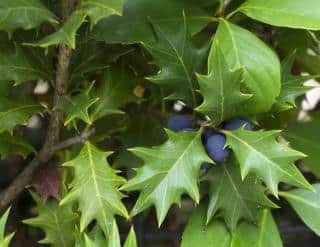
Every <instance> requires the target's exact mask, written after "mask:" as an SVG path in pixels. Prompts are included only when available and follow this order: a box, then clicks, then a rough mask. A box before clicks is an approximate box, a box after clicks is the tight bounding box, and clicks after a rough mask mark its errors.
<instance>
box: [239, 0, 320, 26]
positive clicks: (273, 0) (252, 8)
mask: <svg viewBox="0 0 320 247" xmlns="http://www.w3.org/2000/svg"><path fill="white" fill-rule="evenodd" d="M238 11H241V12H242V13H244V14H245V15H247V16H249V17H251V18H253V19H255V20H258V21H261V22H264V23H267V24H270V25H273V26H280V27H291V28H303V29H310V30H320V2H319V1H318V0H304V1H300V0H281V1H279V0H268V1H263V0H247V1H245V3H243V4H242V5H241V6H240V7H239V9H238Z"/></svg>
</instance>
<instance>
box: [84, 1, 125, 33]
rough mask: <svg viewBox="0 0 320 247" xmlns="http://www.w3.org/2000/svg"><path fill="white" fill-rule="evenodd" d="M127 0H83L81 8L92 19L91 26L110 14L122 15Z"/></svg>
mask: <svg viewBox="0 0 320 247" xmlns="http://www.w3.org/2000/svg"><path fill="white" fill-rule="evenodd" d="M124 1H125V0H83V1H81V4H80V7H79V8H80V10H83V11H85V12H86V13H87V15H88V16H89V17H90V19H91V27H93V26H94V25H95V24H97V22H98V21H99V20H100V19H102V18H105V17H107V16H109V15H121V14H122V5H123V3H124Z"/></svg>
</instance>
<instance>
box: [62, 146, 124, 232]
mask: <svg viewBox="0 0 320 247" xmlns="http://www.w3.org/2000/svg"><path fill="white" fill-rule="evenodd" d="M109 155H110V153H109V152H102V151H100V150H98V149H97V148H96V147H95V146H93V145H92V144H90V143H89V142H87V143H85V145H84V146H83V148H82V149H81V151H80V153H79V154H78V156H77V157H76V158H75V159H73V160H70V161H68V162H66V163H64V166H67V167H73V168H74V172H75V174H74V179H73V181H72V183H71V188H72V189H71V191H70V192H69V193H68V194H67V195H66V197H65V198H63V199H62V201H61V204H62V205H65V204H69V203H72V202H78V207H79V211H80V212H81V219H80V230H81V232H82V231H83V230H84V229H85V228H86V227H87V225H88V224H89V223H90V222H91V221H92V220H96V221H97V222H98V224H99V226H100V227H101V228H102V229H103V231H104V232H105V233H106V234H107V235H109V233H110V231H111V228H112V222H113V218H114V215H121V216H124V217H126V218H128V217H129V216H128V213H127V210H126V208H125V206H124V205H123V204H122V202H121V198H122V197H123V195H122V194H121V193H120V192H119V191H118V187H119V186H120V185H122V184H124V183H125V181H126V180H125V179H124V178H122V177H120V176H118V175H117V173H116V171H115V170H113V169H112V168H111V167H110V166H109V164H108V162H107V160H106V158H107V157H108V156H109Z"/></svg>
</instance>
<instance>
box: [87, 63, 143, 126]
mask: <svg viewBox="0 0 320 247" xmlns="http://www.w3.org/2000/svg"><path fill="white" fill-rule="evenodd" d="M136 81H137V78H136V77H134V75H133V73H132V72H131V71H130V70H129V69H128V68H127V67H125V66H122V65H121V66H120V67H119V66H116V65H114V66H111V67H109V68H107V69H106V72H105V74H104V75H103V77H102V79H101V83H100V85H99V87H97V88H96V90H95V91H94V92H93V93H92V95H93V96H94V97H96V98H99V101H98V103H97V104H95V106H94V107H93V109H92V112H91V113H90V115H91V118H92V120H93V121H95V120H97V119H99V118H102V117H104V116H107V115H110V114H121V113H123V112H122V111H121V110H120V109H119V108H120V107H122V106H124V105H125V104H126V103H129V102H135V101H136V100H137V97H136V96H135V95H134V87H135V85H136Z"/></svg>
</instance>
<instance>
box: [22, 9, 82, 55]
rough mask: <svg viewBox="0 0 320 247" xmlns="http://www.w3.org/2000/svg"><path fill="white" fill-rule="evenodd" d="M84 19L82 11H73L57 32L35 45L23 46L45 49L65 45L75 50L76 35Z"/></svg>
mask: <svg viewBox="0 0 320 247" xmlns="http://www.w3.org/2000/svg"><path fill="white" fill-rule="evenodd" d="M85 18H86V14H85V13H84V12H83V11H74V12H73V13H72V15H71V16H70V18H69V19H68V20H67V21H66V23H65V24H64V25H63V26H62V27H61V28H60V29H59V30H58V31H57V32H54V33H52V34H49V35H48V36H46V37H44V38H43V39H41V40H39V41H37V42H35V43H26V44H25V45H30V46H39V47H42V48H47V47H49V46H52V45H59V44H65V45H67V46H69V47H71V48H72V49H75V47H76V34H77V31H78V29H79V27H80V26H81V24H82V23H83V22H84V20H85Z"/></svg>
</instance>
